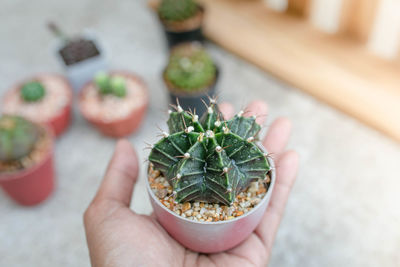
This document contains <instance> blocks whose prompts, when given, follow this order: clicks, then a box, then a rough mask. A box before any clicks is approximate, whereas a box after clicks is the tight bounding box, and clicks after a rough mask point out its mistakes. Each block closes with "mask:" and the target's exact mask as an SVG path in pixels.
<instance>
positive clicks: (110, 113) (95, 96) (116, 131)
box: [79, 71, 148, 137]
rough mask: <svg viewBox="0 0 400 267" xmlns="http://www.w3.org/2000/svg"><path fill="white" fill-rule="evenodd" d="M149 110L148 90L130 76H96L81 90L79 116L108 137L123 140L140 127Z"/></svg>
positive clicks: (124, 74) (122, 74)
mask: <svg viewBox="0 0 400 267" xmlns="http://www.w3.org/2000/svg"><path fill="white" fill-rule="evenodd" d="M147 106H148V95H147V89H146V86H145V85H144V83H143V82H142V80H141V79H139V78H138V77H137V76H136V75H134V74H132V73H129V72H123V71H118V72H112V73H105V72H99V73H97V74H96V75H95V77H94V79H93V80H92V81H91V82H89V83H87V84H86V85H85V86H84V87H83V89H82V90H81V94H80V97H79V107H80V110H81V113H82V115H83V116H84V117H85V119H86V120H88V121H89V122H90V123H92V124H93V125H94V126H95V127H97V128H98V130H100V132H102V133H103V134H105V135H107V136H111V137H123V136H127V135H129V134H131V133H132V132H134V131H135V130H136V129H137V128H138V127H139V125H140V123H141V121H142V120H143V117H144V115H145V113H146V110H147Z"/></svg>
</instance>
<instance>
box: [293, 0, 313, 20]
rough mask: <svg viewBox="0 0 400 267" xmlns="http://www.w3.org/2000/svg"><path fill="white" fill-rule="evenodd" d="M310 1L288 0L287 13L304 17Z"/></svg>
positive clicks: (307, 11)
mask: <svg viewBox="0 0 400 267" xmlns="http://www.w3.org/2000/svg"><path fill="white" fill-rule="evenodd" d="M310 5H311V0H288V7H287V12H288V13H289V14H293V15H295V16H299V17H306V16H308V14H309V12H310Z"/></svg>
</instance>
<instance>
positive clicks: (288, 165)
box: [84, 101, 298, 267]
mask: <svg viewBox="0 0 400 267" xmlns="http://www.w3.org/2000/svg"><path fill="white" fill-rule="evenodd" d="M219 106H220V109H221V111H222V112H223V113H224V116H225V117H226V118H229V117H231V116H232V115H233V107H232V106H231V105H230V104H228V103H222V104H220V105H219ZM247 111H248V112H246V115H247V116H250V115H263V116H261V117H258V118H257V121H258V123H260V124H262V123H263V122H264V120H265V115H266V113H267V106H266V104H265V103H264V102H260V101H254V102H253V103H252V104H250V105H249V107H248V109H247ZM290 130H291V125H290V122H289V121H288V120H287V119H285V118H279V119H277V120H276V121H274V122H273V123H272V125H271V127H270V129H269V131H268V134H267V135H266V137H265V138H264V140H263V144H264V146H265V147H266V148H267V150H268V152H269V153H272V154H273V155H274V158H275V161H276V174H277V178H276V179H277V180H276V184H275V188H274V191H273V193H272V197H271V201H270V203H269V206H268V208H267V210H266V212H265V214H264V217H263V219H262V221H261V223H260V224H259V225H258V227H257V228H256V230H255V231H254V232H253V233H252V234H251V236H250V237H249V238H248V239H246V240H245V241H244V242H243V243H241V244H240V245H239V246H237V247H235V248H233V249H231V250H229V251H226V252H223V253H217V254H210V255H205V254H199V253H195V252H193V251H190V250H188V249H185V248H184V247H183V246H181V245H180V244H179V243H178V242H177V241H175V240H174V239H173V238H171V237H170V236H169V235H168V233H167V232H166V231H165V230H164V229H163V228H162V227H161V225H160V224H159V223H158V222H157V220H156V218H155V217H154V216H153V215H151V216H145V215H139V214H136V213H135V212H133V211H132V210H131V209H130V208H129V206H130V202H131V198H132V191H133V187H134V184H135V182H136V180H137V176H138V168H139V167H138V160H137V156H136V153H135V151H134V150H133V148H132V146H131V145H130V143H129V142H128V141H125V140H121V141H119V142H118V143H117V146H116V149H115V152H114V155H113V157H112V159H111V162H110V164H109V166H108V169H107V172H106V174H105V176H104V179H103V182H102V184H101V185H100V188H99V190H98V192H97V194H96V196H95V198H94V199H93V201H92V203H91V204H90V205H89V207H88V209H87V210H86V212H85V215H84V224H85V231H86V239H87V243H88V247H89V253H90V259H91V262H92V266H95V267H100V266H114V267H119V266H123V267H125V266H230V267H234V266H241V267H242V266H265V265H266V264H267V263H268V260H269V256H270V254H271V248H272V245H273V243H274V239H275V234H276V232H277V230H278V226H279V223H280V221H281V218H282V215H283V212H284V209H285V205H286V201H287V199H288V197H289V192H290V190H291V188H292V185H293V182H294V180H295V177H296V173H297V167H298V156H297V154H296V153H295V152H293V151H285V146H286V143H287V141H288V139H289V135H290Z"/></svg>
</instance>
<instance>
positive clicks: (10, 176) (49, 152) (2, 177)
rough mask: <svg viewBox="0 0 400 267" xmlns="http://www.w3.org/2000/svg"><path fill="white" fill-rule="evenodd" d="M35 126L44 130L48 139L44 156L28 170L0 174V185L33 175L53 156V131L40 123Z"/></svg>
mask: <svg viewBox="0 0 400 267" xmlns="http://www.w3.org/2000/svg"><path fill="white" fill-rule="evenodd" d="M35 124H37V125H39V126H40V127H41V128H42V129H43V130H44V132H45V134H46V136H47V137H48V138H49V145H48V148H47V149H46V153H45V156H44V157H43V158H42V159H41V160H40V161H39V162H36V163H35V164H34V165H32V166H31V167H29V168H26V169H22V170H18V171H13V172H6V173H0V184H1V183H2V182H7V181H11V180H17V179H21V178H23V177H25V176H27V175H29V174H31V173H34V172H35V171H36V170H37V169H39V168H40V167H41V166H42V165H43V163H45V162H47V161H48V160H49V158H51V157H52V156H53V150H54V140H55V134H54V131H53V130H52V129H51V128H50V127H49V126H47V125H45V124H42V123H35Z"/></svg>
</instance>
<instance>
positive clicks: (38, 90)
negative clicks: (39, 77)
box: [20, 81, 46, 102]
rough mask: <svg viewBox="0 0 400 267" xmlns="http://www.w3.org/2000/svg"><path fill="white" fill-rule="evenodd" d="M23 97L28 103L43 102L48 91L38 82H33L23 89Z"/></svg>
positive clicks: (25, 85)
mask: <svg viewBox="0 0 400 267" xmlns="http://www.w3.org/2000/svg"><path fill="white" fill-rule="evenodd" d="M20 92H21V97H22V99H23V100H24V101H26V102H36V101H39V100H41V99H42V98H43V97H44V96H45V94H46V90H45V89H44V86H43V85H42V84H41V83H40V82H38V81H31V82H27V83H25V84H24V85H23V86H22V87H21V91H20Z"/></svg>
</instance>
